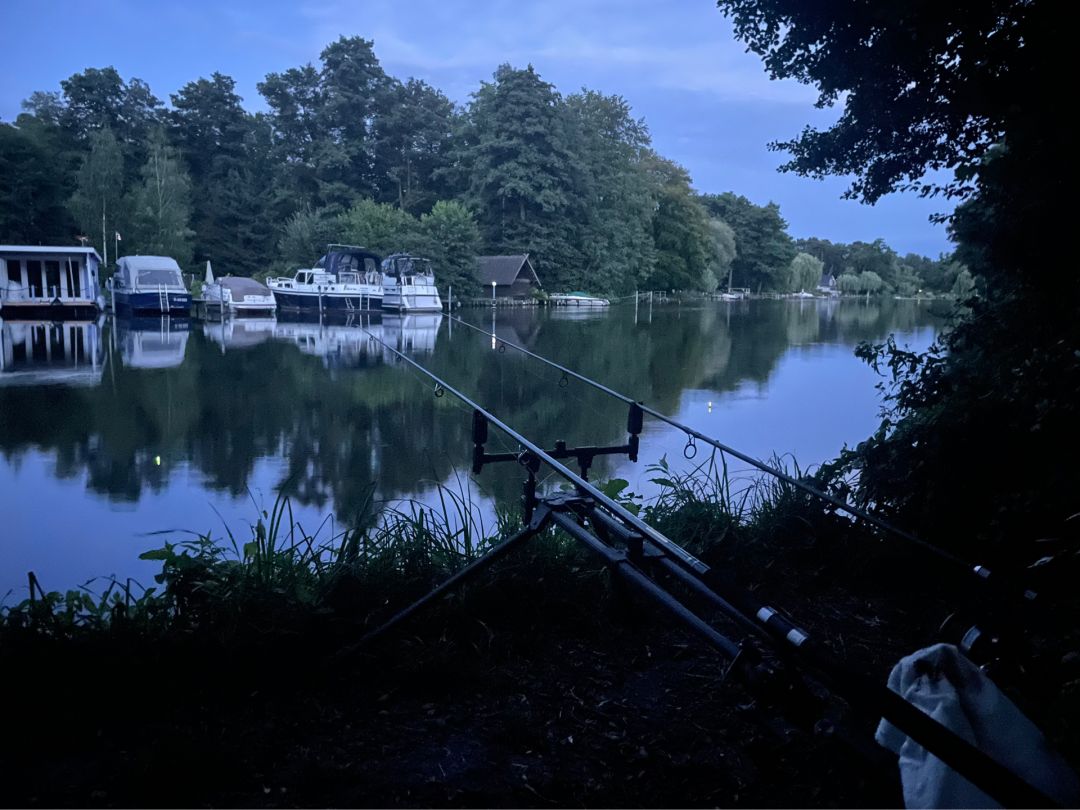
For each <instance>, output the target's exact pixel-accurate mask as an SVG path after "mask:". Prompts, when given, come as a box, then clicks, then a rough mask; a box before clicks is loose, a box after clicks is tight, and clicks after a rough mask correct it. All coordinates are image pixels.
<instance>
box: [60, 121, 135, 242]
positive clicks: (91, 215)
mask: <svg viewBox="0 0 1080 810" xmlns="http://www.w3.org/2000/svg"><path fill="white" fill-rule="evenodd" d="M89 142H90V151H89V152H88V153H87V155H86V157H85V158H84V159H83V162H82V166H81V167H80V168H79V172H78V175H77V182H78V187H77V189H76V191H75V194H74V196H73V197H72V198H71V210H72V213H73V214H74V215H75V220H76V222H78V223H79V227H80V228H82V231H83V233H84V234H86V235H87V236H89V237H90V241H91V243H92V244H93V245H94V246H95V247H96V248H97V250H98V253H100V254H101V255H102V256H105V255H107V254H108V253H109V252H110V251H109V250H108V247H107V246H106V244H105V241H103V240H109V239H111V238H112V235H113V233H114V232H115V231H116V230H118V229H119V228H120V225H121V223H124V224H126V217H125V206H124V156H123V154H122V153H121V152H120V144H119V143H117V141H116V137H115V136H114V135H113V132H112V130H111V129H108V128H104V129H99V130H96V131H94V132H92V133H91V134H90V136H89ZM115 259H116V257H115V256H114V257H113V260H114V261H115Z"/></svg>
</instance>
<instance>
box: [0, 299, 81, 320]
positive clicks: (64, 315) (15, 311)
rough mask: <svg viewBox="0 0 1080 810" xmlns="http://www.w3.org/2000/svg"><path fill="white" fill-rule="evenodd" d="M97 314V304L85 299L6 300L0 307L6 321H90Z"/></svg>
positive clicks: (1, 315) (0, 315) (2, 317)
mask: <svg viewBox="0 0 1080 810" xmlns="http://www.w3.org/2000/svg"><path fill="white" fill-rule="evenodd" d="M97 316H98V308H97V304H96V303H95V302H93V301H89V300H85V299H77V300H71V299H67V300H64V299H61V300H59V301H7V302H5V303H4V305H3V306H2V307H0V319H3V320H7V321H19V320H30V321H36V320H41V319H44V320H49V321H92V320H94V319H95V318H96V317H97Z"/></svg>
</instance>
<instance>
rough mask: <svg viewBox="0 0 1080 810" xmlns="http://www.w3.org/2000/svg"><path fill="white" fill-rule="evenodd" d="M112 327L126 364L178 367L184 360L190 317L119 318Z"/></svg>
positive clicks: (141, 366)
mask: <svg viewBox="0 0 1080 810" xmlns="http://www.w3.org/2000/svg"><path fill="white" fill-rule="evenodd" d="M113 328H114V333H115V335H116V343H117V346H118V348H119V351H120V358H121V360H123V363H124V366H126V367H127V368H144V369H154V368H175V367H176V366H179V365H180V364H181V363H183V362H184V352H185V351H186V350H187V342H188V337H189V333H190V331H191V321H190V320H189V319H188V318H170V317H168V316H166V317H161V318H157V317H155V318H118V319H117V320H116V323H115V324H114V327H113Z"/></svg>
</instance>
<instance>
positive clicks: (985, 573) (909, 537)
mask: <svg viewBox="0 0 1080 810" xmlns="http://www.w3.org/2000/svg"><path fill="white" fill-rule="evenodd" d="M449 318H450V320H452V321H456V322H457V323H460V324H461V325H462V326H466V327H468V328H469V329H472V330H473V331H475V332H478V333H480V334H482V335H485V336H491V337H492V338H495V339H496V340H497V341H498V342H499V343H500V344H502V345H504V346H509V347H510V348H512V349H515V350H516V351H518V352H521V353H522V354H524V355H526V356H528V357H531V358H533V359H534V360H539V361H540V362H541V363H544V364H546V365H548V366H550V367H552V368H554V369H556V370H558V371H561V372H562V374H563V378H562V379H563V380H565V379H566V378H567V377H573V378H574V379H576V380H579V381H580V382H583V383H585V384H586V385H588V386H590V387H592V388H594V389H596V390H597V391H601V392H603V393H604V394H607V395H608V396H610V397H612V398H614V399H617V400H620V401H621V402H624V403H626V404H631V405H634V404H636V405H637V406H638V407H640V408H641V410H642V411H643V412H645V413H647V414H649V416H651V417H653V418H654V419H658V420H660V421H661V422H665V423H666V424H668V425H671V426H672V427H674V428H676V429H678V430H680V431H682V432H683V433H684V434H686V435H687V436H688V437H689V442H688V444H687V447H688V448H689V447H695V450H696V446H695V445H694V444H693V442H695V441H700V442H703V443H705V444H707V445H710V446H712V447H714V448H716V449H717V450H719V451H721V452H722V453H726V454H728V455H730V456H732V457H734V458H737V459H739V460H740V461H743V462H745V463H746V464H749V465H750V466H752V467H754V468H756V469H758V470H760V471H761V472H764V473H766V474H768V475H771V476H773V477H775V478H777V479H779V480H780V481H783V482H784V483H786V484H789V485H791V486H793V487H795V488H796V489H799V490H801V491H803V492H805V493H806V494H808V495H811V496H813V497H814V498H817V499H819V500H821V501H824V502H825V503H828V504H830V505H831V506H833V507H835V508H837V509H839V510H841V511H843V512H846V513H847V514H849V515H851V516H852V517H854V518H857V519H859V520H862V521H864V522H866V523H868V524H870V525H871V526H873V527H875V528H877V529H879V530H881V531H883V532H885V533H887V534H892V535H894V536H895V537H898V538H900V539H901V540H904V541H905V542H907V543H910V544H912V545H914V546H916V547H918V548H921V549H922V550H923V551H925V552H927V553H929V554H932V555H934V556H936V557H937V558H938V559H940V560H942V561H943V562H947V563H949V564H951V565H953V566H955V567H957V568H960V569H962V570H963V571H965V572H966V573H968V574H973V575H974V576H976V577H978V578H979V579H980V580H982V581H984V582H985V581H990V580H991V571H990V569H989V568H988V567H987V566H985V565H975V564H972V563H971V562H969V561H968V560H965V559H964V558H962V557H960V556H958V555H956V554H953V553H952V552H950V551H946V550H945V549H943V548H941V547H940V546H937V545H934V544H933V543H930V542H928V541H926V540H923V539H922V538H920V537H916V536H915V535H914V534H912V533H911V532H908V531H905V530H904V529H901V528H900V527H898V526H896V525H894V524H892V523H890V522H889V521H887V520H884V519H882V518H879V517H877V516H875V515H873V514H871V513H870V512H868V511H866V510H865V509H862V508H860V507H858V506H853V505H852V504H850V503H848V502H847V501H845V500H843V499H841V498H838V497H836V496H834V495H830V494H829V493H827V492H823V491H821V490H820V489H818V488H817V487H814V486H811V485H810V484H808V483H806V482H805V481H803V480H801V479H798V478H795V477H794V476H792V475H789V474H788V473H786V472H784V471H783V470H779V469H777V468H776V467H773V466H770V465H769V464H766V463H765V462H763V461H760V460H759V459H756V458H754V457H753V456H750V455H747V454H746V453H743V452H741V451H739V450H736V449H735V448H734V447H731V446H730V445H727V444H724V443H723V442H721V441H719V440H718V439H715V438H713V437H712V436H708V435H706V434H704V433H702V432H701V431H698V430H695V429H694V428H692V427H690V426H689V425H687V424H684V423H683V422H680V421H678V420H677V419H674V418H672V417H670V416H668V415H667V414H665V413H663V412H661V411H658V410H656V409H655V408H652V407H650V406H648V405H646V404H645V403H644V402H640V401H637V400H634V399H633V398H632V397H629V396H627V395H626V394H623V393H621V392H619V391H616V390H614V389H613V388H609V387H608V386H606V385H604V384H603V383H601V382H598V381H596V380H594V379H592V378H591V377H586V376H585V375H584V374H580V373H578V372H576V371H574V370H573V369H571V368H567V367H566V366H564V365H562V364H561V363H556V362H555V361H554V360H550V359H548V358H547V357H544V356H543V355H540V354H537V353H536V352H534V351H531V350H529V349H527V348H525V347H524V346H521V345H518V344H517V343H514V342H512V341H509V340H506V339H505V338H501V337H498V336H497V335H495V333H494V330H492V331H491V332H488V331H486V330H484V329H482V328H480V327H479V326H476V325H475V324H472V323H469V322H468V321H466V320H463V319H462V318H460V317H458V316H456V315H453V314H451V315H449ZM560 385H563V382H562V380H560ZM692 457H693V456H690V458H692ZM993 582H995V583H996V582H997V579H996V578H995V579H994V580H993ZM1037 596H1038V594H1037V593H1036V592H1035V591H1034V590H1031V589H1024V590H1023V598H1024V599H1025V600H1027V601H1029V602H1030V601H1034V600H1035V599H1036V598H1037Z"/></svg>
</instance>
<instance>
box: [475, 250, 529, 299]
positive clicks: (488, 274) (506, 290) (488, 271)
mask: <svg viewBox="0 0 1080 810" xmlns="http://www.w3.org/2000/svg"><path fill="white" fill-rule="evenodd" d="M474 278H475V279H476V280H477V281H478V282H480V286H481V297H483V298H486V297H488V296H489V295H491V288H492V285H494V287H495V296H496V297H498V298H529V297H531V296H532V292H533V290H536V289H543V286H544V285H543V284H541V283H540V278H539V276H537V275H536V270H535V269H533V265H532V262H531V261H529V254H527V253H521V254H518V255H516V256H478V257H477V259H476V269H475V272H474Z"/></svg>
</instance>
